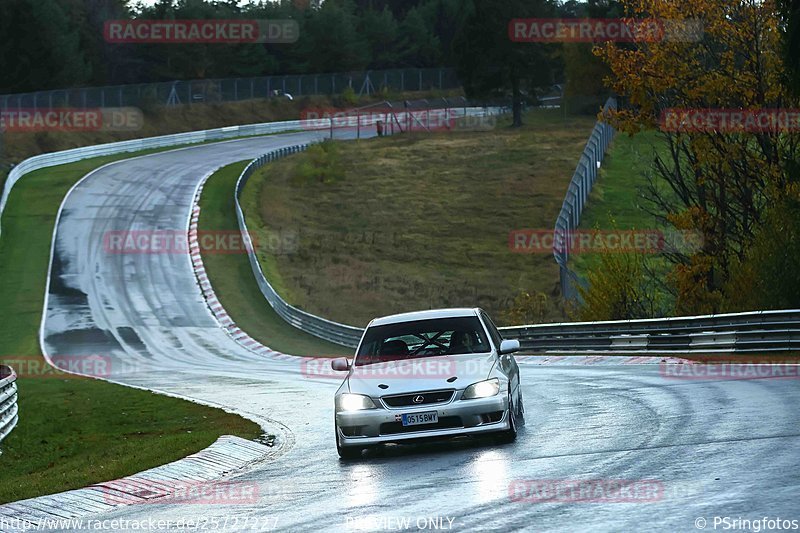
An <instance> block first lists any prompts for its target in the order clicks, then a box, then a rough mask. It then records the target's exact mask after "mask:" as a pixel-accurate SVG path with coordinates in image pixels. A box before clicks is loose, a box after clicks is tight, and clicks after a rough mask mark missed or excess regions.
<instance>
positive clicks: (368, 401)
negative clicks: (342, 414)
mask: <svg viewBox="0 0 800 533" xmlns="http://www.w3.org/2000/svg"><path fill="white" fill-rule="evenodd" d="M336 404H337V409H336V410H337V411H362V410H364V409H375V402H373V401H372V398H370V397H369V396H364V395H363V394H350V393H348V392H346V393H344V394H342V395H341V396H339V397H338V398H336Z"/></svg>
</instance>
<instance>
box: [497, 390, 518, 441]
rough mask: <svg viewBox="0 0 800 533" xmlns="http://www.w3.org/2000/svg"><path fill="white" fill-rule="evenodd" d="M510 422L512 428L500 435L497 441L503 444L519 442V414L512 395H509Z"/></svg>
mask: <svg viewBox="0 0 800 533" xmlns="http://www.w3.org/2000/svg"><path fill="white" fill-rule="evenodd" d="M508 422H509V424H510V425H511V427H510V428H509V429H507V430H505V431H503V432H502V433H500V435H499V436H498V439H497V440H498V441H499V442H500V443H501V444H508V443H511V442H514V441H515V440H517V412H516V407H515V406H514V399H513V398H512V397H511V394H509V395H508Z"/></svg>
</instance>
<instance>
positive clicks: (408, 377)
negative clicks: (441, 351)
mask: <svg viewBox="0 0 800 533" xmlns="http://www.w3.org/2000/svg"><path fill="white" fill-rule="evenodd" d="M494 362H495V359H494V357H493V356H492V354H486V353H485V354H468V355H445V356H440V357H422V358H417V359H405V360H398V361H389V362H386V363H376V364H372V365H364V366H354V367H353V368H352V370H351V372H350V375H349V376H348V378H347V379H348V385H349V388H350V392H354V393H357V394H366V395H369V396H372V397H380V396H389V395H395V394H404V393H412V392H417V391H428V390H437V389H463V388H466V387H467V386H469V385H471V384H473V383H475V382H477V381H482V380H484V379H487V378H488V377H489V373H490V372H491V370H492V367H493V366H494ZM452 378H456V379H455V380H452ZM448 380H451V381H448Z"/></svg>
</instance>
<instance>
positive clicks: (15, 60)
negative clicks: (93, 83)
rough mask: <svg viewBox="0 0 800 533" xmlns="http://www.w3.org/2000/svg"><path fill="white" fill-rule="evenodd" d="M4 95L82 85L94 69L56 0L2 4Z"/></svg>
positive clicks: (0, 31) (0, 86)
mask: <svg viewBox="0 0 800 533" xmlns="http://www.w3.org/2000/svg"><path fill="white" fill-rule="evenodd" d="M0 35H2V36H3V38H2V39H0V72H2V73H3V75H2V78H0V80H2V81H0V91H2V92H4V93H14V92H24V91H33V90H37V91H38V90H43V89H55V88H62V87H74V86H80V85H81V84H84V83H86V82H87V81H88V80H89V77H90V76H91V66H90V65H89V62H88V61H87V60H86V58H85V56H84V53H83V51H82V50H81V48H80V36H79V34H78V31H77V28H76V27H75V26H74V25H73V24H71V22H70V19H69V17H68V16H67V14H66V13H65V12H64V10H63V9H62V8H61V6H60V5H59V3H58V2H56V1H55V0H4V1H3V2H0Z"/></svg>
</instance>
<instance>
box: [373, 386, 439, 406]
mask: <svg viewBox="0 0 800 533" xmlns="http://www.w3.org/2000/svg"><path fill="white" fill-rule="evenodd" d="M454 393H455V391H453V390H437V391H428V392H415V393H414V394H403V395H401V396H384V397H383V398H381V399H382V400H383V403H385V404H386V405H388V406H389V407H414V406H417V405H430V404H434V403H446V402H449V401H450V400H451V399H452V398H453V394H454ZM417 396H422V398H423V400H422V401H421V402H415V401H414V398H416V397H417Z"/></svg>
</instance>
